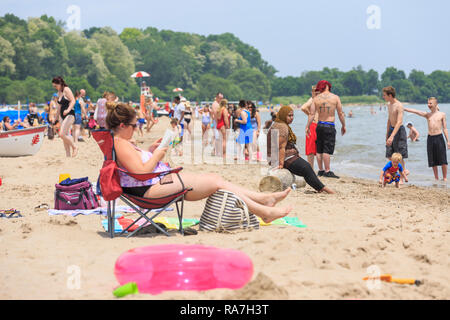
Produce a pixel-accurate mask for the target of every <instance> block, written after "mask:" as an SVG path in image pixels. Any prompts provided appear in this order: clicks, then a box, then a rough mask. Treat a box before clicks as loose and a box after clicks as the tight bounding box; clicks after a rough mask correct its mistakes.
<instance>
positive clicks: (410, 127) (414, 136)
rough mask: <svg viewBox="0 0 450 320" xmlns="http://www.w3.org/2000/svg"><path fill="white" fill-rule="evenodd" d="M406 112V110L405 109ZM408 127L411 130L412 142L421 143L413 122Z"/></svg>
mask: <svg viewBox="0 0 450 320" xmlns="http://www.w3.org/2000/svg"><path fill="white" fill-rule="evenodd" d="M405 111H406V108H405ZM406 127H407V128H408V129H409V135H408V138H410V139H411V142H415V141H419V136H420V133H419V131H417V129H416V128H414V126H413V124H412V123H411V122H408V124H407V125H406Z"/></svg>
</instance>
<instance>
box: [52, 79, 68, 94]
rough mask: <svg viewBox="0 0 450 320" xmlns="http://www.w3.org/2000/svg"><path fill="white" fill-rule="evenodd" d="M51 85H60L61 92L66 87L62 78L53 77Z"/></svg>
mask: <svg viewBox="0 0 450 320" xmlns="http://www.w3.org/2000/svg"><path fill="white" fill-rule="evenodd" d="M52 83H55V84H60V85H61V86H62V89H63V90H64V88H65V87H68V85H67V84H66V83H65V82H64V79H63V78H62V77H54V78H53V80H52ZM61 91H62V90H61Z"/></svg>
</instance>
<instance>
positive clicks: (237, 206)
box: [200, 190, 259, 232]
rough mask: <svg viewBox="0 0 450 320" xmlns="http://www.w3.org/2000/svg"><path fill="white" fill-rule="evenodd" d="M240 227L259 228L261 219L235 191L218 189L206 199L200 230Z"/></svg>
mask: <svg viewBox="0 0 450 320" xmlns="http://www.w3.org/2000/svg"><path fill="white" fill-rule="evenodd" d="M239 229H244V230H253V229H259V221H258V220H257V219H256V216H255V215H254V214H252V213H250V212H249V211H248V208H247V205H246V204H245V202H244V201H242V200H241V199H240V198H239V197H238V196H237V195H235V194H234V193H233V192H230V191H227V190H218V191H216V192H215V193H214V194H212V195H211V196H210V197H209V198H208V200H207V201H206V205H205V209H204V210H203V213H202V216H201V217H200V230H205V231H216V232H230V231H236V230H239Z"/></svg>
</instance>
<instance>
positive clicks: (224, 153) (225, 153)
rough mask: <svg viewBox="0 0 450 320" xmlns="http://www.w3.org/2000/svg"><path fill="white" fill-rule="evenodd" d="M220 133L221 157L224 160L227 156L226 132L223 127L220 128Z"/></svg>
mask: <svg viewBox="0 0 450 320" xmlns="http://www.w3.org/2000/svg"><path fill="white" fill-rule="evenodd" d="M220 132H221V133H222V157H223V158H224V159H225V158H226V155H227V131H226V129H225V126H223V127H222V128H220Z"/></svg>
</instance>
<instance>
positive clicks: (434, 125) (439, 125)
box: [405, 97, 450, 181]
mask: <svg viewBox="0 0 450 320" xmlns="http://www.w3.org/2000/svg"><path fill="white" fill-rule="evenodd" d="M437 103H438V101H437V99H436V98H435V97H431V98H429V99H428V108H429V109H430V112H425V111H419V110H415V109H410V108H405V111H406V112H411V113H414V114H417V115H419V116H421V117H424V118H425V119H427V122H428V138H427V153H428V166H429V167H430V168H433V173H434V178H435V179H436V180H439V173H438V167H439V166H442V176H443V179H442V180H444V181H447V166H448V163H447V149H450V140H449V138H448V130H447V120H446V115H445V113H444V112H441V111H439V107H438V105H437ZM442 133H443V134H444V135H445V139H446V140H447V145H446V144H445V140H444V137H443V135H442Z"/></svg>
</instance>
